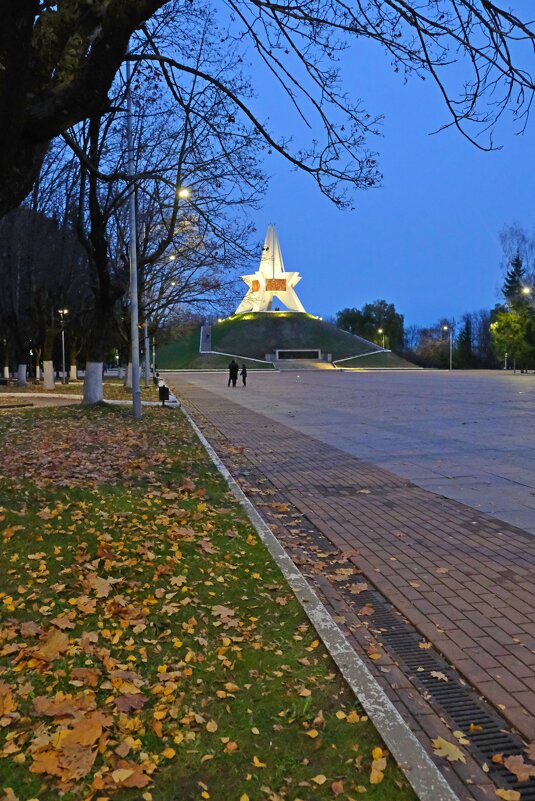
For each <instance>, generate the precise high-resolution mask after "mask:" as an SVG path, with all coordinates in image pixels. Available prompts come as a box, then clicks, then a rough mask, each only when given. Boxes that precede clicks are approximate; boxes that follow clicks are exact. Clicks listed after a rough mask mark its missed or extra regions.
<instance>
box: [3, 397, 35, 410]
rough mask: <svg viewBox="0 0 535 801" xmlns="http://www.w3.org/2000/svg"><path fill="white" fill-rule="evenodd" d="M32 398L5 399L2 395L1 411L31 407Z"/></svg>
mask: <svg viewBox="0 0 535 801" xmlns="http://www.w3.org/2000/svg"><path fill="white" fill-rule="evenodd" d="M31 405H32V403H31V399H30V398H27V399H26V398H9V397H8V398H3V397H2V396H1V395H0V409H9V408H12V407H17V406H31Z"/></svg>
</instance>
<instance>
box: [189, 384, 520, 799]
mask: <svg viewBox="0 0 535 801" xmlns="http://www.w3.org/2000/svg"><path fill="white" fill-rule="evenodd" d="M176 394H177V397H180V398H181V399H182V400H183V401H184V402H185V404H186V406H187V408H188V409H189V410H190V412H191V413H192V415H193V417H194V419H195V420H196V422H197V423H198V424H199V425H200V427H201V428H202V429H203V431H204V433H205V435H206V436H207V438H208V439H209V441H210V442H211V443H212V445H213V446H214V447H215V448H216V450H217V451H218V452H219V454H220V456H221V457H222V458H223V461H224V462H225V463H226V464H227V466H228V467H229V469H231V472H233V474H234V475H235V476H236V477H237V478H238V480H239V481H240V483H241V485H242V486H243V488H244V490H245V491H246V492H247V493H248V494H249V495H250V497H251V498H252V500H253V501H254V502H256V503H257V505H258V506H259V509H260V511H261V513H262V514H263V515H264V517H266V519H268V522H269V523H270V524H271V525H272V528H273V529H274V530H275V532H276V533H277V535H278V536H280V538H281V540H282V541H283V544H284V545H285V547H286V548H287V550H289V552H290V554H291V556H292V558H294V561H296V563H297V564H299V566H300V567H301V569H302V570H303V571H304V572H305V573H307V575H310V574H312V575H313V581H314V584H315V586H316V588H317V589H318V590H319V591H320V594H321V595H322V599H323V600H324V601H326V602H327V603H328V605H329V606H330V608H331V610H332V612H333V615H334V616H335V619H337V621H338V622H339V623H340V624H341V625H342V628H343V629H344V630H345V632H346V634H347V635H348V636H349V638H350V640H351V641H352V642H354V644H355V647H356V648H357V649H358V651H359V653H360V654H361V656H362V654H363V649H364V650H366V649H369V647H370V641H371V640H372V639H373V638H372V637H370V633H369V631H368V630H367V628H366V626H363V625H362V617H359V615H358V608H359V607H360V604H359V603H358V600H357V601H356V602H355V604H354V608H353V609H351V608H349V607H348V604H347V599H344V598H342V596H341V594H340V593H339V592H338V590H337V587H336V585H335V583H333V582H332V581H330V580H329V579H328V578H326V577H325V576H324V575H322V571H321V569H319V570H308V571H307V570H305V569H304V567H306V565H307V563H308V565H309V567H310V565H311V564H314V563H316V565H317V563H318V561H320V558H321V557H322V556H324V555H325V554H324V553H322V552H318V548H314V546H312V547H311V545H310V542H307V539H306V537H304V536H303V526H301V527H299V526H298V521H299V519H301V521H302V522H303V521H304V526H305V527H306V525H307V522H306V521H309V522H310V524H311V525H312V526H313V528H315V529H317V530H318V531H319V532H321V534H322V536H324V537H325V538H327V540H328V542H329V547H330V549H331V551H330V552H329V554H328V555H329V557H330V558H331V559H332V558H333V555H334V557H335V558H334V561H335V562H336V556H338V557H342V558H343V559H345V560H346V561H347V562H348V563H349V564H351V565H353V566H354V567H355V568H356V569H357V571H358V572H359V573H361V574H362V576H363V577H365V579H366V580H367V581H368V582H369V583H370V585H373V586H374V587H375V588H377V590H378V591H379V592H380V593H382V595H383V596H384V597H385V598H386V599H387V600H388V601H389V602H390V603H391V604H392V605H393V606H394V607H395V608H396V609H397V610H399V612H400V613H402V615H403V616H404V617H405V618H406V619H407V620H408V621H410V623H411V624H412V626H414V627H415V628H416V629H417V630H418V631H419V632H420V633H421V635H422V636H423V637H424V638H426V639H427V640H428V641H429V642H431V643H432V644H433V646H434V647H435V648H436V649H437V650H438V651H439V652H440V653H441V654H442V655H443V656H444V657H445V658H446V659H447V660H448V662H449V663H451V664H452V665H453V666H454V667H455V668H456V669H457V670H458V671H459V672H460V673H461V674H462V675H463V676H464V677H465V679H466V680H467V681H468V682H469V684H470V685H472V686H473V687H474V688H475V689H476V690H477V692H478V693H480V694H481V695H482V696H484V698H485V699H487V701H488V702H489V703H490V704H491V705H493V706H494V707H495V708H496V709H497V710H498V711H499V713H500V714H501V715H502V716H503V717H504V718H505V719H506V720H507V721H508V722H509V723H510V724H511V725H512V726H513V727H514V728H515V729H516V730H517V731H518V732H519V733H520V734H521V735H522V736H523V737H524V738H525V739H526V740H527V741H531V740H535V595H534V594H533V589H534V581H533V565H534V564H535V539H534V538H533V536H531V535H529V534H528V533H526V532H524V531H522V530H520V529H518V528H515V527H513V526H510V525H508V524H506V523H504V522H501V521H498V520H495V519H493V518H491V517H488V516H486V515H483V514H481V513H479V512H477V511H475V510H474V509H472V508H470V507H467V506H465V505H463V504H461V503H458V502H456V501H453V500H449V499H446V498H443V497H441V496H438V495H434V494H433V493H431V492H429V491H427V490H424V489H421V488H419V487H417V486H415V485H414V484H411V483H410V482H409V481H407V480H405V479H403V478H400V477H398V476H395V475H393V474H392V473H389V472H387V471H385V470H383V469H380V468H378V467H375V466H373V465H371V464H369V463H367V462H365V461H362V460H360V459H357V458H355V457H353V456H351V455H348V454H346V453H344V452H342V451H340V450H338V449H337V448H334V447H332V446H329V445H328V444H325V443H322V442H319V441H318V440H315V439H314V438H312V437H310V436H307V435H305V434H302V433H300V432H297V431H295V430H293V429H291V428H288V427H286V426H284V425H282V424H280V423H276V422H273V421H272V420H270V419H268V418H267V417H265V416H263V415H261V414H258V413H256V412H253V411H250V410H248V409H246V408H244V407H243V406H239V405H237V404H234V403H233V402H232V401H231V400H230V399H227V398H222V397H220V396H218V395H217V394H214V393H211V392H209V391H207V390H205V389H203V388H202V387H199V386H198V385H195V384H193V383H188V382H187V380H184V376H181V379H180V389H179V390H178V389H177V390H176ZM270 493H272V497H275V498H276V501H277V502H280V501H281V500H282V501H284V502H286V503H288V504H289V505H290V507H289V509H290V511H289V514H290V517H289V518H288V515H284V514H278V513H277V512H276V509H275V510H274V509H273V505H274V504H273V503H272V502H271V499H270ZM266 498H267V500H266ZM299 516H302V517H301V518H299ZM278 518H279V519H278ZM292 532H293V533H292ZM340 563H341V562H340ZM355 612H357V614H355ZM364 658H366V655H365V654H364ZM368 664H369V666H370V668H371V669H372V670H373V672H374V674H375V675H376V677H377V678H378V680H379V681H380V683H381V684H382V686H383V687H384V688H385V690H386V692H387V693H388V694H389V696H390V697H391V698H392V700H393V701H394V703H396V705H397V706H398V708H400V711H401V713H402V714H403V715H404V717H405V719H406V720H407V721H408V723H409V725H410V727H411V728H412V729H413V730H414V731H415V732H416V733H418V734H420V735H422V737H423V739H425V738H426V737H427V744H428V740H429V737H435V736H438V735H440V736H444V737H446V738H449V739H450V740H451V739H452V737H451V732H450V731H449V730H448V728H447V727H446V725H445V724H444V722H443V721H441V720H440V719H439V718H438V717H437V715H436V714H435V713H434V712H433V710H432V709H431V708H430V707H429V705H428V704H427V703H426V700H425V698H422V696H421V694H420V693H419V692H418V690H417V689H415V687H414V685H413V683H412V682H411V681H410V680H409V679H408V678H407V677H406V676H405V675H404V674H403V672H402V671H401V670H400V668H399V667H398V666H397V664H396V662H395V660H393V659H390V658H389V657H388V653H384V654H382V658H381V660H380V664H376V663H375V662H374V661H372V660H369V661H368ZM447 771H449V773H450V774H452V772H454V773H455V776H456V777H457V786H455V777H454V781H452V786H454V789H456V791H457V792H458V793H459V796H460V797H461V798H463V799H482V798H490V797H495V795H494V786H493V785H491V783H490V782H489V780H488V777H487V776H486V775H485V774H484V773H483V772H482V771H481V770H480V768H479V767H478V765H477V764H476V763H475V762H474V761H473V760H472V759H471V758H470V757H468V758H467V763H466V765H461V764H460V763H456V764H455V765H454V766H453V767H449V766H448V768H447ZM448 778H449V779H451V778H452V775H449V776H448Z"/></svg>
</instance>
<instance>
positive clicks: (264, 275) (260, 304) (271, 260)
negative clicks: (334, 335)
mask: <svg viewBox="0 0 535 801" xmlns="http://www.w3.org/2000/svg"><path fill="white" fill-rule="evenodd" d="M300 280H301V276H300V275H299V273H288V272H286V271H285V269H284V262H283V260H282V253H281V248H280V244H279V237H278V236H277V232H276V230H275V227H274V226H273V225H269V226H268V229H267V234H266V239H265V242H264V247H263V248H262V258H261V259H260V265H259V267H258V270H257V271H256V273H253V274H252V275H242V281H245V283H246V284H247V286H248V287H249V290H248V292H247V294H246V295H245V297H244V299H243V300H242V302H241V303H240V305H239V306H238V308H237V309H236V311H235V314H244V313H245V312H269V311H271V307H272V304H273V298H274V297H275V298H278V299H279V300H280V301H281V303H284V305H285V306H286V308H287V309H288V310H289V311H294V312H304V311H305V310H304V308H303V304H302V303H301V301H300V300H299V298H298V297H297V294H296V292H295V289H294V287H295V285H296V284H298V283H299V281H300Z"/></svg>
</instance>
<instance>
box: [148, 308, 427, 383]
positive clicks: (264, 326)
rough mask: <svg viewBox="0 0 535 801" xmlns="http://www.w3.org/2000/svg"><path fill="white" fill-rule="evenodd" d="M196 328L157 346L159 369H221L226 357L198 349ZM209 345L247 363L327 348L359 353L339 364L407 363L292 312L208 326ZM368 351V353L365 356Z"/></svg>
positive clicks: (336, 353)
mask: <svg viewBox="0 0 535 801" xmlns="http://www.w3.org/2000/svg"><path fill="white" fill-rule="evenodd" d="M199 341H200V328H199V327H196V328H193V329H191V330H190V331H188V332H185V333H184V334H183V335H181V336H180V337H178V338H177V339H174V340H173V341H172V342H168V343H166V344H165V345H162V346H160V347H159V348H158V352H157V366H158V368H159V369H161V370H210V369H222V368H226V366H227V364H228V361H229V356H228V355H223V356H222V355H218V353H209V354H208V353H207V354H201V353H199ZM211 342H212V348H213V350H214V351H218V352H219V353H221V354H229V355H233V356H236V357H237V358H238V359H239V360H240V361H244V362H245V363H246V364H247V366H248V367H250V368H253V369H254V368H256V369H258V368H260V369H262V368H271V367H272V365H271V363H269V362H264V361H261V362H254V361H250V362H249V361H248V360H249V359H259V360H264V359H265V356H266V353H273V351H275V350H283V349H285V350H312V349H315V350H321V351H322V352H323V353H324V354H327V353H331V354H332V359H333V362H336V361H337V360H338V359H345V358H347V357H350V356H360V357H361V358H358V359H354V360H351V361H349V362H342V363H341V364H340V367H347V368H350V367H382V368H385V367H395V368H400V367H412V366H413V365H411V364H410V363H409V362H407V361H405V360H404V359H401V358H400V357H399V356H396V355H395V354H393V353H387V352H384V351H383V350H382V349H381V348H380V347H379V346H378V345H374V344H373V343H372V342H368V341H367V340H366V339H362V338H361V337H358V336H354V335H353V334H349V333H348V332H347V331H342V330H341V329H340V328H336V326H334V325H331V324H330V323H326V322H323V320H318V319H317V318H316V317H312V316H310V315H308V314H299V313H298V312H280V313H278V312H272V313H257V314H252V313H249V314H238V315H234V316H232V317H227V318H226V319H225V320H222V321H221V322H218V323H214V324H213V325H212V335H211ZM368 354H369V355H368Z"/></svg>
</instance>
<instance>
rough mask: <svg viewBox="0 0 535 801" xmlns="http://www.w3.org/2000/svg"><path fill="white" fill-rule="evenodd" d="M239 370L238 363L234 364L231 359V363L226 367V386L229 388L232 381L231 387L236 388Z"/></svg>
mask: <svg viewBox="0 0 535 801" xmlns="http://www.w3.org/2000/svg"><path fill="white" fill-rule="evenodd" d="M239 370H240V365H239V364H238V362H235V361H234V359H232V361H231V363H230V364H229V366H228V386H229V387H230V383H231V381H232V386H233V387H235V386H236V381H237V380H238V372H239Z"/></svg>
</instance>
